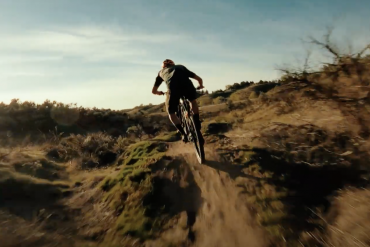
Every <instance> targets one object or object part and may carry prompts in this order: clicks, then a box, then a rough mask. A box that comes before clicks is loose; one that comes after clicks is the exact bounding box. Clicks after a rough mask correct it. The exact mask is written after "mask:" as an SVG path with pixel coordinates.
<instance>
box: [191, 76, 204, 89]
mask: <svg viewBox="0 0 370 247" xmlns="http://www.w3.org/2000/svg"><path fill="white" fill-rule="evenodd" d="M191 78H194V79H195V80H197V81H198V83H199V86H200V87H203V80H202V78H200V77H199V76H197V75H194V76H193V77H191Z"/></svg>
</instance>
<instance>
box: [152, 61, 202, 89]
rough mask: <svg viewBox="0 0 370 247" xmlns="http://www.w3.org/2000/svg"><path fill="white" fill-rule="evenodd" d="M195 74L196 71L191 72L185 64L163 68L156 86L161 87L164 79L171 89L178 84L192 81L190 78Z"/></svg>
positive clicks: (156, 80)
mask: <svg viewBox="0 0 370 247" xmlns="http://www.w3.org/2000/svg"><path fill="white" fill-rule="evenodd" d="M194 76H195V73H194V72H191V71H190V70H188V69H187V68H186V67H185V66H183V65H174V66H170V67H166V68H163V69H161V70H160V71H159V72H158V75H157V77H156V79H155V83H154V86H155V87H159V86H160V85H161V84H162V82H163V81H164V82H165V83H166V85H167V88H168V89H171V88H172V87H173V86H176V84H177V85H178V84H182V83H188V82H191V81H190V79H189V77H190V78H193V77H194Z"/></svg>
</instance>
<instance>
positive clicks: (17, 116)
mask: <svg viewBox="0 0 370 247" xmlns="http://www.w3.org/2000/svg"><path fill="white" fill-rule="evenodd" d="M129 111H130V110H121V111H116V110H110V109H97V108H92V109H90V108H83V107H77V106H76V104H63V103H58V102H55V101H53V102H51V101H49V100H46V101H45V102H44V103H43V104H35V103H33V102H28V101H25V102H20V101H19V100H18V99H13V100H12V101H11V102H10V104H4V103H0V132H1V133H5V132H8V133H12V135H13V136H20V137H21V136H23V135H25V134H31V133H34V134H36V133H39V134H40V133H49V132H50V131H56V129H57V131H58V132H64V133H65V134H66V135H67V134H72V133H74V134H85V133H88V132H97V131H105V132H107V133H109V134H112V135H115V136H119V135H124V134H125V133H126V131H127V129H128V128H129V127H130V126H133V125H141V126H143V127H145V126H147V125H151V126H153V124H154V125H155V123H158V124H162V125H163V123H161V121H162V119H163V116H155V115H154V116H145V115H143V114H142V113H141V112H140V111H138V112H136V113H130V112H129ZM166 120H168V119H166ZM166 122H167V121H166Z"/></svg>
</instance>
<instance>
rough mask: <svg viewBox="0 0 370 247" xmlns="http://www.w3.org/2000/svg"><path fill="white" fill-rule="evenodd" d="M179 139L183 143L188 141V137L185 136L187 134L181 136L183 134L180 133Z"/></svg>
mask: <svg viewBox="0 0 370 247" xmlns="http://www.w3.org/2000/svg"><path fill="white" fill-rule="evenodd" d="M181 140H182V141H183V142H184V143H187V142H189V140H188V137H187V136H183V135H181Z"/></svg>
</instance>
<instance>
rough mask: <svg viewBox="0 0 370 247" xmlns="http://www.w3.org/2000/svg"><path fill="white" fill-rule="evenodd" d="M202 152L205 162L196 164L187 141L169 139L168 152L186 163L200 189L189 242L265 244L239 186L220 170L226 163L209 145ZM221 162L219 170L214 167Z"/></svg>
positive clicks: (215, 245) (219, 245) (222, 246)
mask: <svg viewBox="0 0 370 247" xmlns="http://www.w3.org/2000/svg"><path fill="white" fill-rule="evenodd" d="M205 152H206V160H207V161H206V164H203V165H200V164H199V163H198V161H197V159H196V156H195V153H194V149H193V146H192V145H190V144H184V143H173V144H172V145H171V146H170V148H169V150H168V154H169V155H171V156H175V157H179V158H182V160H184V161H185V162H186V163H187V164H186V165H187V166H188V167H189V170H190V171H191V172H192V173H193V176H194V180H195V182H196V183H197V185H198V187H199V189H200V191H201V201H202V202H201V205H200V206H199V209H198V211H197V212H195V213H196V216H195V222H194V224H193V226H192V229H191V231H192V232H193V233H194V241H193V244H192V246H197V247H198V246H199V247H204V246H212V247H225V246H230V247H244V246H248V247H262V246H267V245H268V243H267V241H266V238H264V232H263V231H262V230H261V228H260V227H259V226H258V225H257V224H256V223H255V222H254V219H253V217H252V215H251V212H250V210H249V209H248V203H247V200H246V199H247V198H246V197H245V195H243V194H241V193H239V191H240V189H239V188H238V187H237V185H236V184H235V181H233V180H232V179H231V178H230V177H229V175H228V174H227V172H223V171H227V170H228V168H227V166H230V165H228V164H227V163H226V162H224V161H221V157H219V155H218V154H217V153H216V152H215V151H213V150H212V147H211V146H206V147H205ZM221 166H222V169H220V170H222V171H220V170H218V169H217V167H221ZM215 168H216V169H215Z"/></svg>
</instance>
